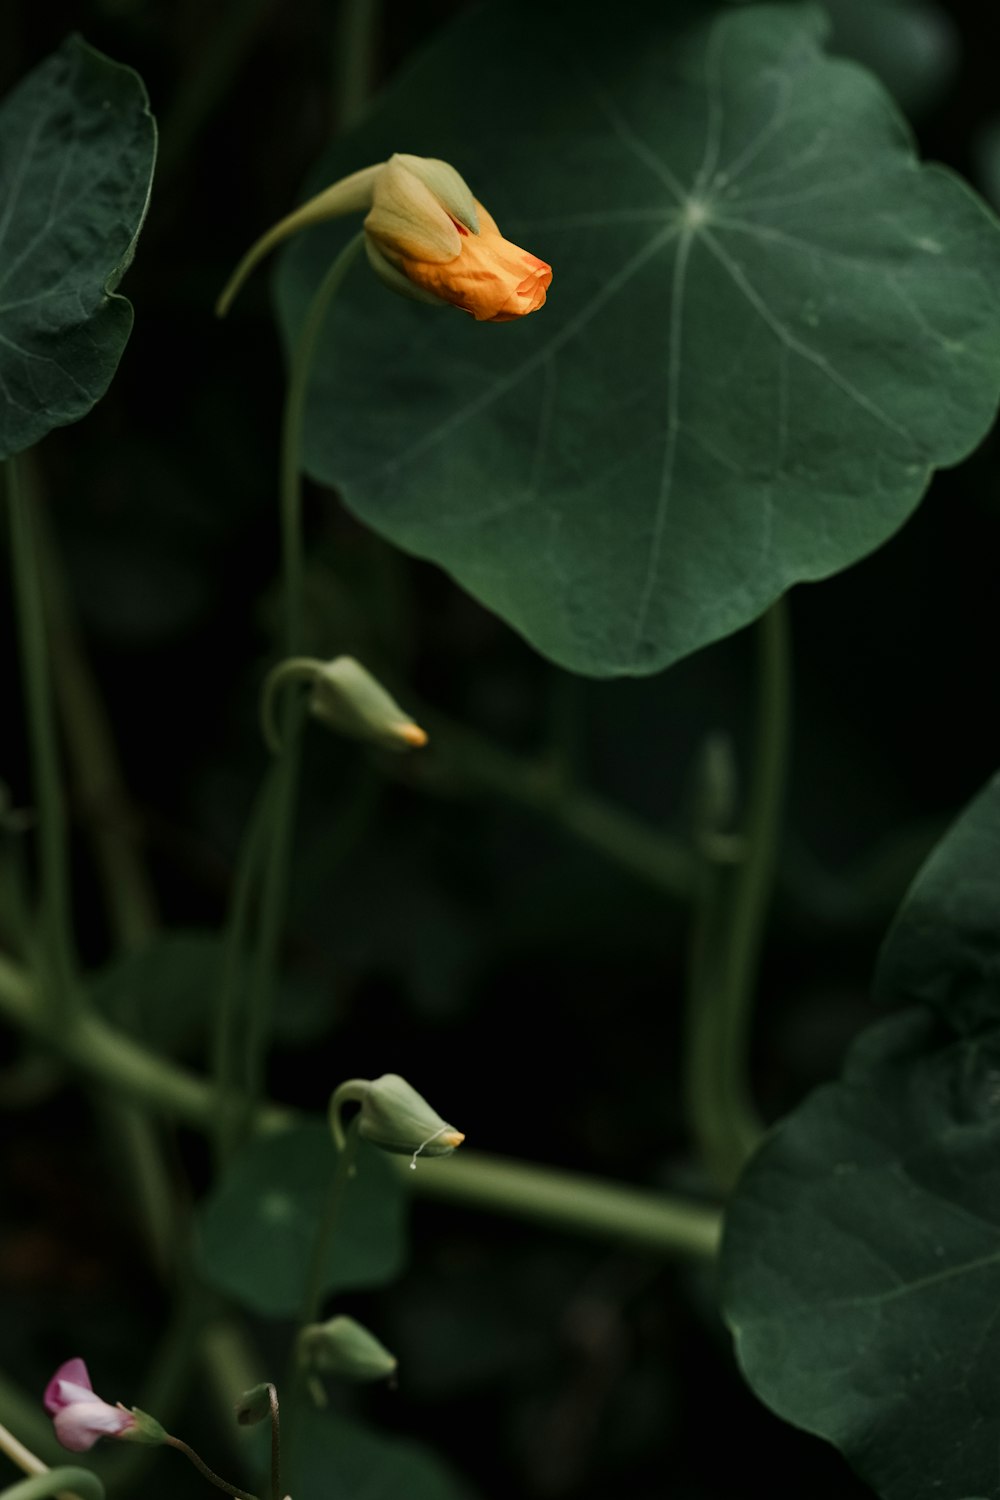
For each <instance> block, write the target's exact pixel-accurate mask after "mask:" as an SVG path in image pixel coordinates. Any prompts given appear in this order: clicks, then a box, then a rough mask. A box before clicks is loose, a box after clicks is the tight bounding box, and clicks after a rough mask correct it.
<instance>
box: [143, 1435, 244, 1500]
mask: <svg viewBox="0 0 1000 1500" xmlns="http://www.w3.org/2000/svg"><path fill="white" fill-rule="evenodd" d="M163 1441H164V1443H165V1444H166V1445H167V1446H168V1447H170V1448H176V1449H177V1451H178V1453H183V1455H184V1457H185V1458H186V1459H188V1460H189V1462H190V1463H193V1464H194V1466H195V1468H196V1469H197V1470H198V1473H199V1474H202V1475H203V1476H204V1477H205V1478H206V1479H207V1480H208V1482H209V1483H210V1484H214V1485H215V1487H216V1489H219V1490H225V1492H226V1494H227V1495H233V1496H234V1497H235V1500H257V1496H256V1495H254V1494H252V1493H251V1491H250V1490H241V1489H238V1488H237V1487H236V1485H235V1484H230V1483H229V1482H228V1480H225V1479H223V1478H221V1476H220V1475H218V1474H216V1473H215V1471H214V1469H210V1468H209V1467H208V1464H207V1463H206V1462H205V1460H204V1459H203V1458H199V1456H198V1454H197V1453H196V1452H195V1451H194V1449H193V1448H191V1447H189V1446H188V1444H187V1443H184V1442H182V1441H181V1439H180V1438H177V1437H166V1438H164V1440H163Z"/></svg>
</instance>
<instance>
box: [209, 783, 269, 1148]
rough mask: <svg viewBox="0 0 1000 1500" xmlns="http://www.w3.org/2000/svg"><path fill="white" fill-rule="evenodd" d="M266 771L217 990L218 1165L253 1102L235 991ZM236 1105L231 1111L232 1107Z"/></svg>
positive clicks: (265, 831)
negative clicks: (246, 1090) (248, 1089)
mask: <svg viewBox="0 0 1000 1500" xmlns="http://www.w3.org/2000/svg"><path fill="white" fill-rule="evenodd" d="M274 775H275V773H274V772H273V771H271V772H270V773H269V774H268V775H267V777H266V778H265V780H264V783H263V785H262V787H261V789H260V791H259V792H258V795H257V800H256V802H255V803H254V807H253V811H252V813H251V815H250V823H249V826H248V828H247V831H246V833H245V834H244V837H243V843H242V846H241V848H240V854H239V860H238V862H237V867H236V881H235V885H234V887H233V896H232V901H231V904H230V909H229V918H228V921H227V923H226V937H225V951H224V955H223V965H222V984H221V988H220V992H219V1002H218V1010H217V1021H216V1029H215V1056H214V1064H215V1079H216V1086H217V1089H218V1106H217V1111H216V1129H215V1149H216V1158H217V1161H218V1162H219V1163H220V1164H221V1163H222V1162H224V1161H225V1160H226V1159H227V1158H228V1157H229V1155H230V1154H231V1152H232V1150H233V1148H234V1147H235V1145H236V1144H237V1142H238V1141H239V1139H240V1137H241V1136H242V1134H243V1132H244V1130H245V1128H246V1124H247V1121H248V1118H249V1116H250V1115H251V1114H252V1105H251V1104H250V1102H249V1101H248V1100H247V1099H246V1097H245V1094H244V1092H243V1090H244V1088H245V1085H246V1083H247V1078H246V1076H245V1073H244V1066H245V1060H246V1053H245V1049H244V1048H243V1046H242V1045H241V1043H242V1042H243V1040H244V1038H243V1012H242V1008H241V1006H240V995H241V993H242V989H243V981H244V979H245V969H244V965H245V949H246V943H247V934H248V932H249V930H250V920H251V914H252V908H253V898H254V891H255V885H256V882H257V880H258V879H259V876H260V869H261V865H262V863H263V859H264V854H265V850H266V848H267V840H268V835H269V833H270V829H271V823H272V815H271V802H272V800H273V795H274ZM234 1104H235V1109H234Z"/></svg>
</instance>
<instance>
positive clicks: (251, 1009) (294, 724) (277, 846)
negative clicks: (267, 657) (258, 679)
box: [243, 698, 305, 1111]
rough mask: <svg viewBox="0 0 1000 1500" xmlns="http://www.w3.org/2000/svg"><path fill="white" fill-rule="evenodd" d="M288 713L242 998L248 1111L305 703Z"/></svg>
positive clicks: (286, 861) (257, 1088)
mask: <svg viewBox="0 0 1000 1500" xmlns="http://www.w3.org/2000/svg"><path fill="white" fill-rule="evenodd" d="M288 708H289V710H290V711H289V713H287V714H285V715H283V719H284V733H283V736H282V750H281V754H280V756H279V757H278V760H277V762H276V763H275V766H274V768H273V771H272V772H271V773H270V778H269V779H270V781H271V785H270V795H269V796H268V801H267V809H268V811H267V824H268V826H267V828H266V829H265V832H264V834H263V843H264V846H265V849H266V854H265V857H264V863H263V876H264V878H263V882H262V886H261V893H260V910H259V912H258V917H257V945H256V949H255V952H254V960H253V968H252V970H251V974H250V984H249V989H248V993H247V1013H246V1016H245V1019H244V1034H243V1042H244V1063H245V1083H246V1098H247V1100H248V1102H249V1107H250V1109H251V1111H252V1110H253V1109H254V1108H256V1105H257V1103H258V1101H259V1099H260V1097H261V1094H262V1091H263V1086H264V1063H265V1058H266V1054H267V1046H268V1041H269V1038H270V1032H271V1016H272V1012H273V1008H274V988H275V978H276V971H277V963H278V946H279V943H280V939H281V931H282V927H283V926H284V921H285V912H286V909H287V905H288V880H289V873H290V870H291V860H292V843H293V839H294V834H295V803H296V796H297V792H298V782H299V766H300V762H301V758H302V724H303V720H304V718H305V703H304V701H303V700H302V699H301V698H294V699H292V700H291V701H290V702H289V704H288ZM268 836H269V837H268Z"/></svg>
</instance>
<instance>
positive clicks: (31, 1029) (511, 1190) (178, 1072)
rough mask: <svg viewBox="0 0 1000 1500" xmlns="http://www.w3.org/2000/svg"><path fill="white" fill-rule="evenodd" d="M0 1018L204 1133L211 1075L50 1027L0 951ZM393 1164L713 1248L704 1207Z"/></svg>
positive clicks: (549, 1213)
mask: <svg viewBox="0 0 1000 1500" xmlns="http://www.w3.org/2000/svg"><path fill="white" fill-rule="evenodd" d="M0 1014H5V1015H6V1016H7V1017H8V1018H9V1019H11V1020H12V1021H14V1022H15V1023H16V1024H17V1025H18V1026H20V1027H21V1028H22V1029H23V1030H25V1031H27V1032H28V1033H29V1034H31V1035H35V1036H37V1037H38V1038H39V1040H41V1041H44V1042H45V1043H46V1044H47V1045H48V1046H49V1047H50V1048H51V1049H52V1050H54V1051H56V1052H57V1053H58V1054H59V1055H60V1056H62V1057H64V1058H65V1059H66V1061H67V1062H68V1063H70V1064H71V1065H72V1066H73V1067H75V1068H78V1069H80V1070H81V1071H82V1072H84V1073H86V1074H87V1075H88V1076H90V1077H93V1078H98V1079H100V1080H102V1081H103V1082H104V1083H106V1084H107V1085H108V1086H110V1087H112V1088H117V1089H120V1090H121V1091H122V1092H123V1093H126V1094H128V1095H129V1096H131V1097H135V1098H140V1099H143V1100H145V1103H146V1106H147V1108H150V1109H157V1110H161V1111H163V1113H165V1114H169V1115H171V1116H173V1117H174V1118H175V1119H177V1120H182V1121H183V1122H184V1123H186V1124H188V1125H190V1126H192V1127H193V1128H194V1129H197V1130H201V1131H204V1132H205V1133H206V1134H209V1133H211V1131H212V1130H213V1128H214V1124H215V1118H216V1097H217V1096H216V1089H215V1085H214V1083H213V1081H212V1080H211V1079H208V1078H203V1077H199V1076H198V1074H196V1073H193V1072H191V1071H189V1070H188V1069H186V1068H183V1067H181V1066H180V1065H178V1064H177V1063H173V1062H169V1061H168V1060H167V1059H165V1058H161V1057H158V1056H155V1055H154V1054H153V1053H151V1052H148V1051H146V1049H145V1048H143V1047H141V1046H140V1045H139V1044H138V1043H136V1042H133V1041H132V1040H131V1039H130V1038H128V1037H126V1036H124V1035H123V1034H122V1033H121V1032H118V1031H115V1030H114V1029H113V1028H112V1027H110V1026H108V1025H106V1024H105V1023H104V1022H97V1021H95V1020H93V1019H88V1020H87V1021H86V1023H85V1024H81V1025H77V1026H73V1027H69V1028H63V1029H60V1030H58V1031H51V1030H50V1028H49V1025H48V1022H47V1020H46V1019H45V1017H44V1016H43V1015H42V1014H41V1013H40V1012H39V1010H38V1007H37V1005H36V1004H35V993H34V991H33V989H32V986H31V984H30V982H29V981H28V980H27V979H26V978H25V977H24V975H23V974H22V973H21V971H20V970H19V969H17V967H16V966H15V965H13V964H11V963H9V962H8V961H7V960H6V959H3V958H2V957H0ZM297 1118H298V1116H297V1113H296V1111H295V1110H293V1109H290V1108H287V1107H284V1106H281V1105H277V1104H267V1105H265V1106H264V1107H262V1108H261V1109H260V1110H259V1111H258V1113H257V1115H256V1117H255V1125H256V1128H257V1129H259V1130H276V1129H283V1128H287V1127H288V1126H289V1125H291V1124H293V1123H294V1121H295V1120H296V1119H297ZM389 1159H391V1158H389ZM394 1165H395V1167H396V1170H398V1171H399V1173H400V1175H401V1176H402V1177H403V1179H404V1181H405V1182H407V1184H408V1185H409V1186H410V1187H411V1188H413V1189H414V1190H415V1191H416V1192H417V1193H418V1194H419V1195H420V1196H422V1197H428V1198H439V1199H446V1200H448V1201H454V1202H462V1203H468V1204H469V1206H470V1207H475V1208H483V1209H490V1210H494V1211H496V1212H500V1213H507V1214H512V1215H513V1216H514V1217H515V1218H524V1219H530V1220H536V1221H538V1222H542V1223H547V1224H551V1225H553V1226H556V1227H562V1228H565V1229H570V1230H575V1231H577V1232H579V1233H581V1234H588V1235H591V1236H593V1237H594V1238H596V1239H607V1240H612V1241H618V1242H623V1243H627V1244H636V1245H643V1246H645V1247H646V1248H647V1249H654V1250H658V1251H660V1252H662V1253H666V1254H680V1255H695V1256H706V1255H707V1256H711V1255H713V1254H714V1253H715V1246H716V1241H717V1237H718V1226H719V1216H718V1214H717V1212H716V1211H715V1210H714V1209H713V1208H711V1207H710V1206H706V1205H704V1204H700V1203H688V1202H685V1201H684V1200H683V1199H676V1198H672V1197H669V1196H667V1195H666V1194H663V1193H659V1192H654V1191H651V1190H649V1189H644V1188H634V1187H625V1186H622V1185H621V1184H619V1183H614V1182H605V1181H604V1180H602V1179H600V1178H595V1177H586V1176H582V1175H580V1174H578V1173H572V1172H561V1171H557V1170H555V1169H553V1168H551V1167H545V1166H536V1165H534V1164H533V1163H528V1162H515V1161H508V1160H505V1159H504V1158H501V1157H493V1156H489V1155H486V1154H484V1153H482V1152H476V1151H469V1150H468V1149H467V1148H465V1147H463V1148H462V1151H461V1153H460V1155H457V1156H454V1157H449V1158H448V1159H447V1160H446V1161H444V1162H436V1161H434V1160H433V1159H432V1160H428V1161H424V1160H423V1159H422V1160H421V1165H420V1171H418V1172H410V1171H409V1163H408V1162H406V1161H404V1160H402V1159H400V1160H398V1161H395V1162H394ZM251 1383H252V1382H251Z"/></svg>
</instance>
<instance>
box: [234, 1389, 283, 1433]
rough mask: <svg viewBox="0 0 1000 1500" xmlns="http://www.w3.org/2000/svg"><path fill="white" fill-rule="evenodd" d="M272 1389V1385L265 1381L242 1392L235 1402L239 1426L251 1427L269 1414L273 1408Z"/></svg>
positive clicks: (262, 1420)
mask: <svg viewBox="0 0 1000 1500" xmlns="http://www.w3.org/2000/svg"><path fill="white" fill-rule="evenodd" d="M273 1391H274V1386H273V1385H271V1384H270V1383H269V1382H265V1383H264V1384H263V1385H255V1386H254V1387H253V1389H252V1390H249V1391H244V1392H243V1395H242V1396H241V1397H240V1399H239V1400H238V1401H237V1403H236V1420H237V1422H238V1423H239V1424H240V1426H241V1427H253V1426H255V1425H256V1423H258V1422H264V1421H266V1420H267V1418H268V1417H270V1416H271V1414H272V1412H273V1410H274V1403H273V1400H272V1392H273Z"/></svg>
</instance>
